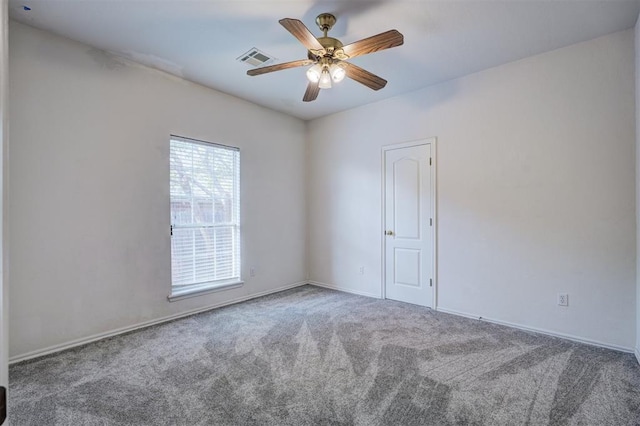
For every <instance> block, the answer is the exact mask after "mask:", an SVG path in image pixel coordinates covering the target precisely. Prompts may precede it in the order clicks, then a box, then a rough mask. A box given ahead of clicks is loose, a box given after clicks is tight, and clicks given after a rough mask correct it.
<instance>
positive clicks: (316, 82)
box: [247, 13, 404, 102]
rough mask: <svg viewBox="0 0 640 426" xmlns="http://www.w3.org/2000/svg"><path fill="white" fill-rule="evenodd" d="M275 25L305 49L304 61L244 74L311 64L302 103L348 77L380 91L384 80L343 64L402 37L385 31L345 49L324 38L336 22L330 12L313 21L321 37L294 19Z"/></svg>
mask: <svg viewBox="0 0 640 426" xmlns="http://www.w3.org/2000/svg"><path fill="white" fill-rule="evenodd" d="M279 22H280V25H282V26H283V27H284V28H285V29H286V30H287V31H289V32H290V33H291V34H292V35H293V36H294V37H295V38H297V39H298V40H299V41H300V42H301V43H302V44H303V45H304V46H305V47H306V48H307V57H308V59H303V60H297V61H292V62H285V63H283V64H276V65H270V66H267V67H261V68H255V69H252V70H249V71H247V74H248V75H250V76H256V75H261V74H266V73H270V72H274V71H280V70H285V69H289V68H295V67H303V66H308V65H312V66H311V67H310V68H309V69H307V80H309V83H308V85H307V90H306V92H305V94H304V97H303V98H302V100H303V101H304V102H310V101H314V100H315V99H316V98H317V97H318V93H319V92H320V89H330V88H331V87H332V85H333V83H339V82H341V81H342V80H343V79H344V78H345V77H349V78H351V79H352V80H355V81H357V82H358V83H361V84H363V85H365V86H367V87H369V88H370V89H373V90H380V89H382V88H383V87H384V86H385V85H386V84H387V81H386V80H385V79H383V78H381V77H378V76H377V75H375V74H372V73H370V72H369V71H367V70H364V69H362V68H360V67H358V66H357V65H354V64H352V63H350V62H346V61H347V59H350V58H355V57H356V56H362V55H366V54H369V53H373V52H377V51H379V50H384V49H390V48H392V47H396V46H400V45H402V44H403V43H404V37H403V36H402V34H401V33H399V32H398V31H397V30H389V31H386V32H384V33H380V34H378V35H375V36H372V37H369V38H365V39H362V40H359V41H356V42H354V43H350V44H348V45H346V46H345V45H343V44H342V42H341V41H340V40H338V39H336V38H333V37H329V36H327V33H328V32H329V30H331V28H332V27H333V25H335V23H336V17H335V16H333V15H332V14H330V13H321V14H320V15H318V17H317V18H316V24H317V25H318V28H320V30H321V31H322V32H323V36H322V37H319V38H316V37H314V35H313V34H311V32H310V31H309V29H308V28H307V27H306V26H305V25H304V24H303V23H302V21H300V20H298V19H291V18H284V19H281V20H280V21H279Z"/></svg>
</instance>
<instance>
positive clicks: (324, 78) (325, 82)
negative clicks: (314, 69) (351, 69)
mask: <svg viewBox="0 0 640 426" xmlns="http://www.w3.org/2000/svg"><path fill="white" fill-rule="evenodd" d="M318 87H320V88H321V89H331V74H329V70H328V69H326V68H325V69H323V70H322V74H320V83H319V84H318Z"/></svg>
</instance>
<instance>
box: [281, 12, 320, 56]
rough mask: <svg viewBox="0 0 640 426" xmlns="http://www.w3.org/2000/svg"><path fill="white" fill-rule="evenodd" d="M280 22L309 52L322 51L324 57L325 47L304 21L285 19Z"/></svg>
mask: <svg viewBox="0 0 640 426" xmlns="http://www.w3.org/2000/svg"><path fill="white" fill-rule="evenodd" d="M278 22H280V25H282V26H283V27H285V29H286V30H287V31H289V32H290V33H291V34H292V35H293V36H294V37H295V38H297V39H298V40H299V41H300V43H302V44H303V45H304V47H306V48H307V49H308V50H316V51H318V50H320V51H322V55H324V53H325V50H324V47H323V46H322V45H321V44H320V42H319V41H318V39H317V38H315V37H314V36H313V34H311V31H309V29H308V28H307V27H306V26H305V25H304V24H303V23H302V21H300V20H299V19H292V18H284V19H281V20H280V21H278ZM317 56H321V55H317Z"/></svg>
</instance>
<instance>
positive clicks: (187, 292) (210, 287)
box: [167, 280, 244, 302]
mask: <svg viewBox="0 0 640 426" xmlns="http://www.w3.org/2000/svg"><path fill="white" fill-rule="evenodd" d="M243 284H244V281H240V280H234V281H227V282H222V283H207V284H198V285H194V286H191V287H188V288H184V289H180V290H175V291H172V292H171V294H170V295H168V296H167V299H168V300H169V302H175V301H176V300H182V299H187V298H189V297H195V296H200V295H202V294H207V293H215V292H217V291H222V290H230V289H232V288H237V287H242V285H243Z"/></svg>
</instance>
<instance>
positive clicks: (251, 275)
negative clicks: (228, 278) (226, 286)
mask: <svg viewBox="0 0 640 426" xmlns="http://www.w3.org/2000/svg"><path fill="white" fill-rule="evenodd" d="M249 276H250V277H255V276H256V268H249Z"/></svg>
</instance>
